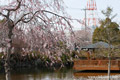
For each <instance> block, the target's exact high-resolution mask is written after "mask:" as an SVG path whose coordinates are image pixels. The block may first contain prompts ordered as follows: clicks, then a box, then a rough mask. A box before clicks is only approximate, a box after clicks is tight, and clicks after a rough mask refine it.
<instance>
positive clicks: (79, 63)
mask: <svg viewBox="0 0 120 80" xmlns="http://www.w3.org/2000/svg"><path fill="white" fill-rule="evenodd" d="M73 69H74V70H108V60H74V66H73ZM111 70H120V60H111Z"/></svg>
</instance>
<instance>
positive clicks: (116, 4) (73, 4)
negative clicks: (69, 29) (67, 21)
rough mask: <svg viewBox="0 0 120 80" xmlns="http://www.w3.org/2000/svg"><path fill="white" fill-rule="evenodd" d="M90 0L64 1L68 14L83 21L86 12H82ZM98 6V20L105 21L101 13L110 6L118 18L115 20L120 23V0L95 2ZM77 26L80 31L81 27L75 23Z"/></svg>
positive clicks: (98, 0)
mask: <svg viewBox="0 0 120 80" xmlns="http://www.w3.org/2000/svg"><path fill="white" fill-rule="evenodd" d="M87 1H88V0H64V2H65V4H66V6H67V7H68V8H67V12H68V13H69V14H70V15H71V16H72V18H77V19H83V18H84V11H82V10H80V9H83V8H85V7H86V6H87ZM95 1H96V4H97V11H96V14H98V16H96V17H98V18H102V19H104V16H103V15H102V13H101V11H102V10H105V9H106V8H107V7H108V6H109V7H112V8H113V15H114V14H117V16H116V17H115V18H114V19H113V20H114V21H116V22H117V23H120V0H95ZM73 24H74V25H75V26H76V29H80V27H81V25H79V24H77V23H73Z"/></svg>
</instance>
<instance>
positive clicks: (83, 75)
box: [73, 71, 120, 78]
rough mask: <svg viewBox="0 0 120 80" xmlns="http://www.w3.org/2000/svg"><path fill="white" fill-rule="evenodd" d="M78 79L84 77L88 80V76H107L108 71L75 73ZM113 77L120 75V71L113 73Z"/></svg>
mask: <svg viewBox="0 0 120 80" xmlns="http://www.w3.org/2000/svg"><path fill="white" fill-rule="evenodd" d="M73 74H74V76H75V77H76V78H80V77H84V78H88V76H107V75H108V73H107V71H80V72H74V73H73ZM111 75H120V71H111Z"/></svg>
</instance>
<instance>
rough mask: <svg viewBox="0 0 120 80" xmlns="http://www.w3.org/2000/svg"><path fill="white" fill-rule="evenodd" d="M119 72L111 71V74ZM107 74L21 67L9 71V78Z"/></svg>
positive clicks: (63, 79) (0, 76) (70, 79)
mask: <svg viewBox="0 0 120 80" xmlns="http://www.w3.org/2000/svg"><path fill="white" fill-rule="evenodd" d="M116 74H120V72H112V75H116ZM99 75H100V76H101V75H107V71H105V72H99V71H97V72H96V71H84V72H83V71H82V72H74V71H73V70H72V69H66V68H64V69H61V70H55V71H52V70H47V69H21V70H15V71H14V70H13V71H12V72H11V80H75V79H81V78H87V77H88V76H99ZM0 80H5V75H4V73H0Z"/></svg>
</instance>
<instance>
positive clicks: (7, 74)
mask: <svg viewBox="0 0 120 80" xmlns="http://www.w3.org/2000/svg"><path fill="white" fill-rule="evenodd" d="M13 27H14V25H13V24H11V22H10V21H8V29H9V32H8V44H7V51H6V52H7V54H6V58H5V65H4V66H5V73H6V80H11V77H10V55H11V50H12V35H13V33H12V31H13Z"/></svg>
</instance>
